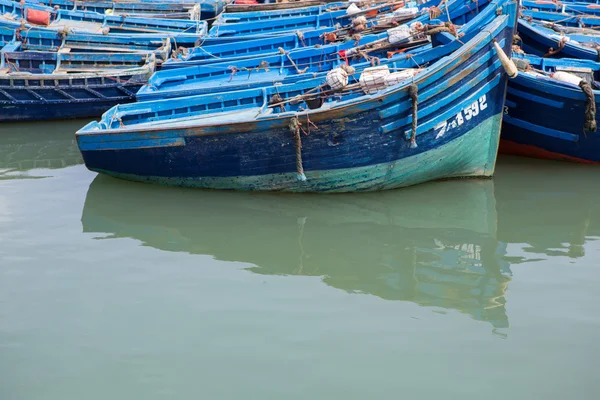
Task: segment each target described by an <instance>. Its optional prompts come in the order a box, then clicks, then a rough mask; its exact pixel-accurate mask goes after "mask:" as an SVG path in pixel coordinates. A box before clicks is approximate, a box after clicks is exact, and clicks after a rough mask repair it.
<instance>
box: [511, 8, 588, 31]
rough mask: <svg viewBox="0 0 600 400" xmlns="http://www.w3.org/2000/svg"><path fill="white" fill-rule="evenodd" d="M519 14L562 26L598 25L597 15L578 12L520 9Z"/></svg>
mask: <svg viewBox="0 0 600 400" xmlns="http://www.w3.org/2000/svg"><path fill="white" fill-rule="evenodd" d="M521 14H522V15H523V17H525V18H533V19H534V20H538V21H548V22H554V23H557V24H560V25H563V26H575V27H581V28H583V27H586V26H587V27H598V26H600V19H598V16H597V15H596V16H594V15H587V14H579V13H576V12H575V13H566V14H562V13H558V12H551V11H534V10H529V9H524V10H521Z"/></svg>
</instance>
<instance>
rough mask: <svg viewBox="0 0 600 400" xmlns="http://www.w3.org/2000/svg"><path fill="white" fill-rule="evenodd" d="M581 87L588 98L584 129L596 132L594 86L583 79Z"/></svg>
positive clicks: (580, 83)
mask: <svg viewBox="0 0 600 400" xmlns="http://www.w3.org/2000/svg"><path fill="white" fill-rule="evenodd" d="M579 88H580V89H581V91H582V92H583V94H585V97H586V98H587V104H586V106H585V122H584V124H583V129H585V130H586V131H588V132H596V129H597V126H596V125H597V124H596V100H595V99H594V90H593V89H592V86H591V85H590V84H589V83H588V82H586V81H585V80H583V79H582V80H581V82H579Z"/></svg>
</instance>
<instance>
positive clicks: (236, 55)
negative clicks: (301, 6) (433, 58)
mask: <svg viewBox="0 0 600 400" xmlns="http://www.w3.org/2000/svg"><path fill="white" fill-rule="evenodd" d="M487 3H488V0H480V4H481V7H483V6H484V5H485V4H487ZM467 7H471V1H457V0H450V1H448V2H445V3H444V4H442V5H440V7H439V9H440V11H441V12H442V15H441V16H440V18H441V19H446V16H447V15H448V14H449V15H451V17H453V18H454V19H456V18H457V16H458V15H460V14H464V12H463V11H461V8H462V9H463V10H464V9H466V8H467ZM446 9H447V10H448V11H446ZM469 12H472V8H469ZM419 15H424V14H418V13H415V14H410V13H405V15H404V18H400V17H396V18H395V21H396V23H398V24H402V23H407V22H409V21H411V20H414V19H415V18H417V17H418V16H419ZM331 30H332V28H331V27H326V28H320V29H316V30H308V31H304V32H293V33H288V34H285V35H277V36H274V37H268V38H261V39H256V40H246V41H242V42H234V43H229V44H220V45H215V46H206V45H203V46H199V47H196V48H193V49H190V50H189V51H187V52H181V53H180V54H178V55H177V57H174V58H171V59H170V60H168V61H167V62H166V63H165V64H164V66H163V68H165V69H170V68H180V67H181V66H183V65H186V64H181V62H182V61H183V62H187V63H188V64H187V65H190V64H193V65H203V64H213V63H218V62H234V61H236V60H241V59H245V58H252V57H256V56H259V55H277V54H279V53H280V51H281V50H280V49H282V50H284V51H290V50H294V49H299V48H308V47H313V46H319V47H321V48H322V47H325V46H327V45H329V44H336V45H337V44H340V43H341V42H346V41H349V40H352V41H353V43H354V44H355V45H364V44H367V43H370V42H371V41H373V40H379V39H383V38H385V37H387V33H386V32H385V30H387V27H382V28H381V29H372V30H371V31H369V32H364V33H363V34H361V35H359V37H358V38H356V37H355V38H353V37H352V36H353V34H352V32H351V31H350V30H347V31H344V30H341V29H340V30H336V31H334V32H333V35H332V34H329V35H327V34H328V33H330V32H331ZM379 31H384V32H383V33H381V34H377V32H379ZM192 62H193V63H192Z"/></svg>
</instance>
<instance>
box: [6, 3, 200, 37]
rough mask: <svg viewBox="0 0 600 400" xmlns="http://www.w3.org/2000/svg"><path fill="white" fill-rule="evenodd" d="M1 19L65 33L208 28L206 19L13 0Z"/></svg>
mask: <svg viewBox="0 0 600 400" xmlns="http://www.w3.org/2000/svg"><path fill="white" fill-rule="evenodd" d="M0 13H1V14H2V16H1V18H2V19H5V20H7V19H8V20H12V21H17V22H20V23H22V24H23V25H24V26H26V27H27V28H29V27H32V26H45V27H49V28H52V29H57V30H61V31H64V32H68V31H78V32H90V33H101V34H107V33H108V32H112V33H128V34H131V33H152V32H180V33H184V32H185V33H194V34H197V35H205V34H206V32H207V29H208V25H207V23H206V21H200V20H194V21H191V20H187V21H186V20H169V19H159V18H142V17H129V16H125V15H122V16H117V15H105V14H99V13H96V12H87V11H72V10H60V9H58V10H55V9H54V8H51V7H46V6H40V5H36V4H31V3H25V4H22V3H17V2H15V1H12V0H0Z"/></svg>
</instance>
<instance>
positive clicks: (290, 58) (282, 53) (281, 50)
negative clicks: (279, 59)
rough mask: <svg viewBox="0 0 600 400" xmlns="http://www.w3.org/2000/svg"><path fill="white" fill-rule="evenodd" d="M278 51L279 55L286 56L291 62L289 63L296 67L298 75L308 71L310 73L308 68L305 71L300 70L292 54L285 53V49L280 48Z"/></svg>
mask: <svg viewBox="0 0 600 400" xmlns="http://www.w3.org/2000/svg"><path fill="white" fill-rule="evenodd" d="M277 50H279V54H281V55H285V56H286V57H287V59H288V60H289V62H290V63H291V64H292V66H293V67H294V69H295V70H296V73H297V74H303V73H305V72H306V71H308V67H305V68H303V69H300V68H298V65H296V63H295V62H294V60H293V59H292V57H291V56H290V53H289V52H287V51H285V50H284V49H283V47H278V48H277Z"/></svg>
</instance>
